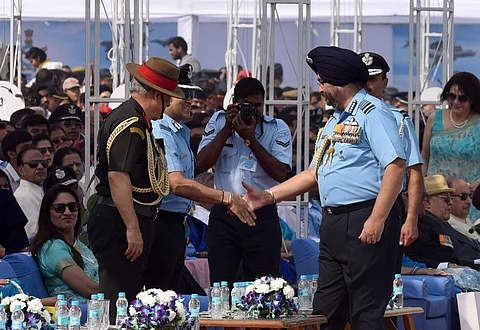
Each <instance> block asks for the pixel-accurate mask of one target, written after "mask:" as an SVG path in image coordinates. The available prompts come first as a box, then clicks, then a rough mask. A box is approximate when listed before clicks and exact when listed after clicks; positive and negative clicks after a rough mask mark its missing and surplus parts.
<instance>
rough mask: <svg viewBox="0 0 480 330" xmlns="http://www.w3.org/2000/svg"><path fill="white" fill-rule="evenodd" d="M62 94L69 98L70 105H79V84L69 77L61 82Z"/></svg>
mask: <svg viewBox="0 0 480 330" xmlns="http://www.w3.org/2000/svg"><path fill="white" fill-rule="evenodd" d="M63 92H64V93H65V94H66V95H67V96H68V97H69V98H70V101H71V103H72V104H75V105H77V106H79V105H80V83H79V82H78V80H77V79H75V78H73V77H70V78H67V79H65V81H64V82H63Z"/></svg>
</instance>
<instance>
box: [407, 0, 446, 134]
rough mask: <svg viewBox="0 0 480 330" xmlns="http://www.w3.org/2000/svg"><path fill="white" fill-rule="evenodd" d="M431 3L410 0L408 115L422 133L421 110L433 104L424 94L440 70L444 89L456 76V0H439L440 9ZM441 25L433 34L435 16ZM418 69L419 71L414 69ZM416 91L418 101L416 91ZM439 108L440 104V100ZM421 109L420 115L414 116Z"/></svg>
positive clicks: (433, 84) (424, 0)
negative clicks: (454, 69)
mask: <svg viewBox="0 0 480 330" xmlns="http://www.w3.org/2000/svg"><path fill="white" fill-rule="evenodd" d="M431 2H432V0H410V21H409V22H410V26H409V30H410V31H409V47H410V49H409V50H410V56H409V57H410V59H409V60H410V63H409V72H408V78H409V79H408V112H409V115H410V117H412V118H415V132H416V134H417V136H418V135H419V132H420V120H425V118H423V112H422V111H421V109H420V108H421V107H422V106H423V105H426V104H432V103H434V102H432V101H422V99H421V95H422V93H423V92H424V91H425V90H427V88H429V87H432V86H435V84H437V86H438V83H436V82H435V79H436V77H437V74H438V73H439V71H440V68H441V75H442V79H441V84H442V86H445V84H446V83H447V81H448V79H449V78H450V77H451V76H452V73H453V61H454V40H453V28H454V0H440V1H439V2H441V3H442V5H441V6H437V7H435V6H432V5H431ZM434 14H437V15H435V16H434V17H435V18H436V19H438V20H439V21H437V22H436V23H437V24H441V27H442V29H441V32H440V31H438V32H434V31H432V25H433V24H432V16H433V15H434ZM415 67H416V71H415V70H414V68H415ZM414 91H415V98H414V96H413V92H414ZM437 105H441V102H440V101H438V102H437ZM414 108H418V111H417V115H416V116H412V115H413V111H414Z"/></svg>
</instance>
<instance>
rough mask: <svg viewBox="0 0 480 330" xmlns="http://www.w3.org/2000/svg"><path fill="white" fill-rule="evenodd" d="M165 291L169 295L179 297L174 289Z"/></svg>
mask: <svg viewBox="0 0 480 330" xmlns="http://www.w3.org/2000/svg"><path fill="white" fill-rule="evenodd" d="M165 293H166V294H167V295H168V297H169V298H170V297H175V299H177V297H178V296H177V293H176V292H175V291H172V290H167V291H165Z"/></svg>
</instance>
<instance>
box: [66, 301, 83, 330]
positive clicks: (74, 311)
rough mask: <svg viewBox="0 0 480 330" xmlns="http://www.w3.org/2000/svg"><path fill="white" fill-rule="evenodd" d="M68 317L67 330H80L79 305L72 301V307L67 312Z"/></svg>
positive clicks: (80, 311)
mask: <svg viewBox="0 0 480 330" xmlns="http://www.w3.org/2000/svg"><path fill="white" fill-rule="evenodd" d="M68 317H69V318H70V325H69V326H68V330H80V320H81V319H82V310H81V309H80V303H79V302H78V301H72V307H70V310H69V311H68Z"/></svg>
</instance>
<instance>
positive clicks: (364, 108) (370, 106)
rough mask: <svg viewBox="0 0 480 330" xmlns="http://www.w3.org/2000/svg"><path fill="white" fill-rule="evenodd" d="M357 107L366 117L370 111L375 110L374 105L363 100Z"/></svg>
mask: <svg viewBox="0 0 480 330" xmlns="http://www.w3.org/2000/svg"><path fill="white" fill-rule="evenodd" d="M358 107H359V108H360V110H362V111H363V113H365V114H366V115H368V114H369V113H370V111H372V110H373V109H375V104H373V103H372V102H370V101H367V100H363V101H362V102H360V105H359V106H358Z"/></svg>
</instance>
